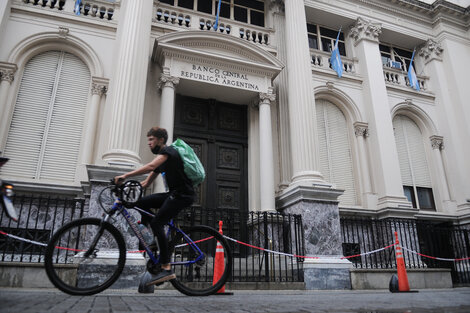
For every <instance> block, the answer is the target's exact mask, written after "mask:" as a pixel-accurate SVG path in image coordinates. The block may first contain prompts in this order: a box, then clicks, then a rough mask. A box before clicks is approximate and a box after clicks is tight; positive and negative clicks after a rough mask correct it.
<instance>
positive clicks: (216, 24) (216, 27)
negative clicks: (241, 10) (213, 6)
mask: <svg viewBox="0 0 470 313" xmlns="http://www.w3.org/2000/svg"><path fill="white" fill-rule="evenodd" d="M221 3H222V0H219V4H218V5H217V14H216V17H215V23H214V30H217V29H218V28H219V15H220V4H221Z"/></svg>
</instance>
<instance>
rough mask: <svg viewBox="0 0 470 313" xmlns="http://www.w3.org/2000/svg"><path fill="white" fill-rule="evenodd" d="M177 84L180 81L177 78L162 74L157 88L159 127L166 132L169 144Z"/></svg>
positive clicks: (171, 134) (171, 138) (172, 126)
mask: <svg viewBox="0 0 470 313" xmlns="http://www.w3.org/2000/svg"><path fill="white" fill-rule="evenodd" d="M179 82H180V79H179V78H178V77H172V76H170V75H168V74H162V76H161V77H160V81H159V82H158V86H157V87H158V88H159V89H161V92H162V99H161V111H160V124H159V127H163V128H165V129H166V130H167V132H168V142H169V143H170V142H172V141H173V128H174V125H175V89H176V86H177V85H178V84H179Z"/></svg>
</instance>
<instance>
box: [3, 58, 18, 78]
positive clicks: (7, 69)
mask: <svg viewBox="0 0 470 313" xmlns="http://www.w3.org/2000/svg"><path fill="white" fill-rule="evenodd" d="M17 69H18V67H17V66H16V64H13V63H6V62H0V82H1V81H4V80H5V81H7V82H9V83H11V82H12V81H13V80H14V78H15V73H16V70H17Z"/></svg>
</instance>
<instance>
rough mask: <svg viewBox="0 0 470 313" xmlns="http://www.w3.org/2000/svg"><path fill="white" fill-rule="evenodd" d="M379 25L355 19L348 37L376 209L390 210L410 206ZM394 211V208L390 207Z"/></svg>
mask: <svg viewBox="0 0 470 313" xmlns="http://www.w3.org/2000/svg"><path fill="white" fill-rule="evenodd" d="M381 32H382V30H381V25H380V24H377V23H372V22H370V21H366V20H364V19H362V18H358V19H357V21H356V23H355V24H354V25H353V26H352V27H351V30H350V32H349V36H350V37H351V38H352V40H354V46H355V50H356V52H357V55H358V57H359V66H360V69H361V75H362V77H363V78H364V84H363V90H364V95H365V97H364V102H365V107H366V112H367V119H368V121H369V126H370V131H369V134H370V136H369V138H370V141H369V143H370V148H371V150H372V151H371V153H373V154H374V158H372V159H371V162H372V164H373V169H374V172H373V175H374V185H375V189H376V192H377V195H378V204H377V206H378V208H379V210H380V211H382V212H384V213H385V212H387V214H388V213H389V212H391V211H390V210H389V209H390V208H410V209H411V205H410V204H409V202H408V201H407V199H406V197H405V196H404V193H403V186H402V182H401V174H400V164H399V162H398V152H397V149H396V145H395V144H394V143H395V135H394V133H393V124H392V116H391V114H390V107H389V103H388V96H387V89H386V86H385V80H384V76H383V67H382V60H381V56H380V50H379V35H380V33H381ZM392 211H393V210H392Z"/></svg>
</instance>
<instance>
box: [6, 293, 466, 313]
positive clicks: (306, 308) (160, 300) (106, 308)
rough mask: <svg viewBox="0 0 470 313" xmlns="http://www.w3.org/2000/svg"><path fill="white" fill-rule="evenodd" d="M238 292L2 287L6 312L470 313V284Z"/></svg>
mask: <svg viewBox="0 0 470 313" xmlns="http://www.w3.org/2000/svg"><path fill="white" fill-rule="evenodd" d="M233 293H234V294H233V295H231V296H229V295H221V296H210V297H187V296H184V295H182V294H180V293H178V292H177V291H174V290H158V291H157V292H155V293H154V294H138V293H137V292H136V291H135V290H108V291H105V292H103V293H101V294H98V295H95V296H87V297H79V296H69V295H67V294H64V293H62V292H60V291H58V290H56V289H15V288H0V312H2V313H3V312H5V313H7V312H8V313H15V312H18V313H19V312H21V313H28V312H30V313H33V312H34V313H41V312H53V313H58V312H68V313H72V312H77V313H78V312H80V313H82V312H96V313H98V312H99V313H101V312H112V313H114V312H146V313H148V312H198V313H200V312H228V313H241V312H243V313H253V312H278V313H286V312H362V313H366V312H367V313H375V312H377V313H379V312H380V313H395V312H396V313H398V312H400V313H424V312H432V313H438V312H439V313H441V312H447V313H464V312H470V288H454V289H431V290H430V289H426V290H419V292H417V293H400V294H397V293H390V292H388V291H385V290H379V291H371V290H369V291H363V290H361V291H311V290H310V291H305V290H286V291H263V290H254V291H253V290H251V291H248V290H235V291H233Z"/></svg>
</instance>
